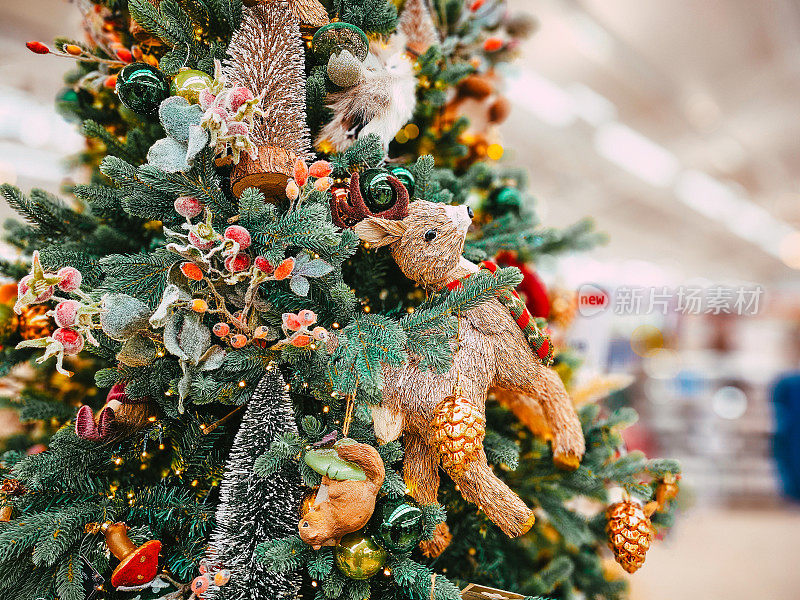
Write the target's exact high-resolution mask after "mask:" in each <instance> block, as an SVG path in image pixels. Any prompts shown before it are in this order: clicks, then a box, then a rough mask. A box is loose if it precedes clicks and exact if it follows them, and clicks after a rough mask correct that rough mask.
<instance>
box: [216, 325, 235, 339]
mask: <svg viewBox="0 0 800 600" xmlns="http://www.w3.org/2000/svg"><path fill="white" fill-rule="evenodd" d="M212 331H213V332H214V335H215V336H217V337H225V336H226V335H228V334H229V333H230V332H231V326H230V325H228V324H227V323H217V324H216V325H214V328H213V330H212Z"/></svg>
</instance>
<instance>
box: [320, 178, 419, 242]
mask: <svg viewBox="0 0 800 600" xmlns="http://www.w3.org/2000/svg"><path fill="white" fill-rule="evenodd" d="M386 181H388V182H389V185H390V186H392V189H393V190H394V191H395V193H396V194H397V202H395V203H394V204H393V205H392V206H391V207H390V208H387V209H386V210H384V211H382V212H379V213H377V214H375V213H373V212H372V211H371V210H370V209H369V207H367V205H366V203H365V202H364V198H363V196H362V195H361V188H360V187H359V185H358V173H353V174H352V175H350V194H349V197H345V196H344V194H340V195H337V194H336V193H334V194H333V195H332V196H331V216H332V217H333V222H334V223H335V224H336V225H337V226H339V227H341V228H342V229H348V228H350V227H353V226H354V225H355V224H356V223H358V222H359V221H363V220H364V219H366V218H367V217H380V218H381V219H389V220H390V221H400V220H402V219H404V218H406V217H407V216H408V200H409V198H408V190H407V189H406V186H404V185H403V183H402V182H401V181H400V180H399V179H397V177H392V176H389V177H388V178H387V179H386Z"/></svg>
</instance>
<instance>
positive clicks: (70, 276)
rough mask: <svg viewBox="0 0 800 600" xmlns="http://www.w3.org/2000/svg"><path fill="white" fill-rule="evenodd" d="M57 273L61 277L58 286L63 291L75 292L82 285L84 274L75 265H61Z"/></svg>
mask: <svg viewBox="0 0 800 600" xmlns="http://www.w3.org/2000/svg"><path fill="white" fill-rule="evenodd" d="M57 275H58V276H59V277H60V278H61V281H59V282H58V287H59V288H60V289H61V291H62V292H74V291H75V290H77V289H78V288H79V287H81V281H82V280H83V275H81V272H80V271H78V269H76V268H75V267H61V269H59V271H58V273H57Z"/></svg>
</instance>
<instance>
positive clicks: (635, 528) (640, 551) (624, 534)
mask: <svg viewBox="0 0 800 600" xmlns="http://www.w3.org/2000/svg"><path fill="white" fill-rule="evenodd" d="M606 519H608V523H607V524H606V534H608V546H609V548H611V549H612V550H613V551H614V557H615V558H616V559H617V562H618V563H619V564H621V565H622V568H623V569H625V570H626V571H627V572H628V573H633V572H635V571H636V570H638V569H639V568H640V567H641V566H642V565H643V564H644V559H645V554H646V553H647V550H648V548H650V542H651V541H653V536H654V535H655V529H654V528H653V524H652V523H651V522H650V517H649V516H648V515H647V514H646V513H645V511H644V509H643V508H642V506H641V505H640V504H638V503H636V502H632V501H630V500H623V501H622V502H617V503H616V504H612V505H611V506H609V507H608V508H607V509H606Z"/></svg>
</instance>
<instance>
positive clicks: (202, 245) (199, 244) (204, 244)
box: [189, 231, 215, 250]
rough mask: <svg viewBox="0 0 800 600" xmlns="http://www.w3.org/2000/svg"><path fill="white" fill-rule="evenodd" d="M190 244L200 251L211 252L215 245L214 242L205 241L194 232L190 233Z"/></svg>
mask: <svg viewBox="0 0 800 600" xmlns="http://www.w3.org/2000/svg"><path fill="white" fill-rule="evenodd" d="M189 243H191V244H192V246H194V247H195V248H198V249H200V250H211V248H213V247H214V244H215V242H214V240H204V239H203V238H201V237H200V236H199V235H197V234H196V233H195V232H194V231H190V232H189Z"/></svg>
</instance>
